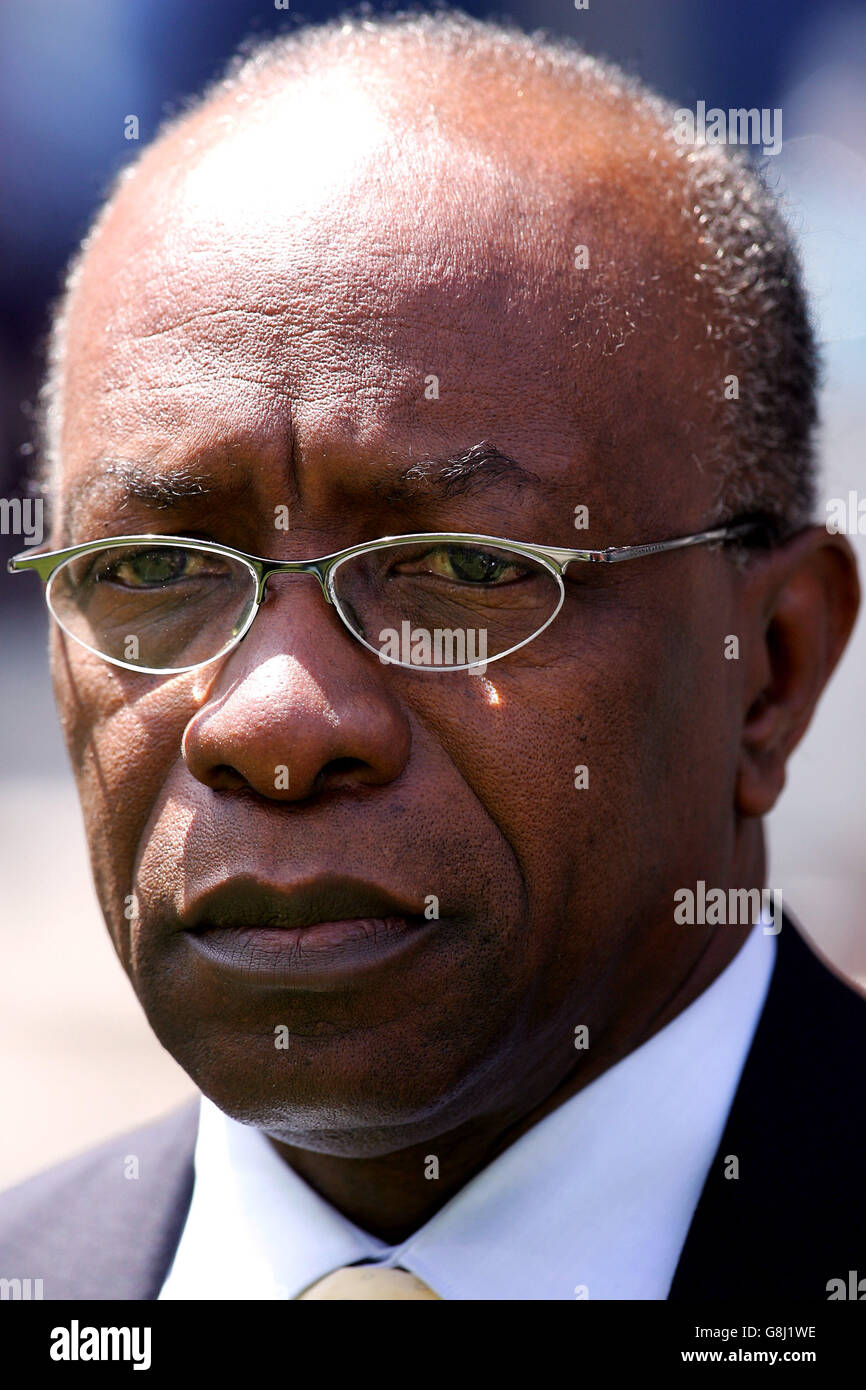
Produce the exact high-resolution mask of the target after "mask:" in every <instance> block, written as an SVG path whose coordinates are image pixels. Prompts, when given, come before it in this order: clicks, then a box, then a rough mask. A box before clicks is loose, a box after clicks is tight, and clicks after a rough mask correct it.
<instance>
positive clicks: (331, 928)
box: [180, 877, 440, 988]
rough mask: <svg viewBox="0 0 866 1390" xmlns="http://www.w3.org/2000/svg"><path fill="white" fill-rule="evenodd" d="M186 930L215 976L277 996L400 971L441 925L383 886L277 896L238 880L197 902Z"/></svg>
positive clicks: (319, 886) (316, 887) (331, 883)
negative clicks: (378, 971) (379, 971)
mask: <svg viewBox="0 0 866 1390" xmlns="http://www.w3.org/2000/svg"><path fill="white" fill-rule="evenodd" d="M180 925H181V927H182V929H183V930H184V931H185V932H186V933H187V935H188V938H189V941H190V943H191V945H192V947H193V949H194V951H195V952H196V954H197V956H198V957H199V958H200V959H201V961H202V963H203V964H205V965H206V966H207V967H209V968H212V969H215V970H218V971H220V972H228V973H229V974H232V975H234V976H236V977H240V978H243V979H246V980H248V981H249V982H251V983H263V982H264V983H267V984H269V985H271V986H274V987H279V988H285V987H291V986H292V984H295V985H296V986H303V987H304V988H328V987H331V986H333V985H334V984H339V983H343V984H346V983H350V982H351V981H352V980H353V979H354V978H355V977H356V976H358V975H361V974H364V973H366V972H368V971H369V970H371V969H373V968H377V967H378V968H382V967H387V966H389V965H391V966H393V965H396V964H398V963H399V962H401V961H402V958H403V957H404V956H406V954H407V953H409V954H411V953H412V951H413V950H416V949H418V948H419V946H420V945H421V943H422V941H423V940H425V939H426V938H427V937H429V935H430V933H431V931H432V929H434V928H437V927H439V925H440V924H439V922H438V921H432V922H431V921H428V920H427V919H426V918H425V916H424V914H423V912H422V911H421V910H419V906H418V904H416V903H414V902H412V901H410V900H408V899H406V898H404V897H401V896H400V895H399V894H395V893H393V892H391V891H389V890H387V889H383V888H381V887H379V886H377V885H374V884H368V883H364V882H361V881H358V880H353V879H346V878H334V877H321V878H315V879H311V880H308V881H306V882H302V883H298V884H296V885H294V886H293V887H283V886H282V885H281V886H280V887H279V888H275V887H272V886H268V885H263V884H261V883H260V882H259V881H257V880H252V879H249V878H236V879H233V880H232V881H231V882H230V883H227V884H224V885H223V886H221V887H219V888H216V889H213V890H211V891H209V892H207V893H204V894H202V895H201V896H198V897H195V896H194V897H193V898H192V899H191V900H190V902H189V904H188V906H187V909H186V910H185V912H184V913H183V914H182V917H181V922H180Z"/></svg>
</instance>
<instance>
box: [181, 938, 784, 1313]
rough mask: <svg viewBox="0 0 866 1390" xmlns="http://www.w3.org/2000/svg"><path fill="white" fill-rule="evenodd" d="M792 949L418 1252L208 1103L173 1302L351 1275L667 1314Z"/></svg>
mask: <svg viewBox="0 0 866 1390" xmlns="http://www.w3.org/2000/svg"><path fill="white" fill-rule="evenodd" d="M787 929H788V930H791V928H790V927H788V928H787ZM775 950H776V942H775V939H774V937H772V936H766V935H764V934H763V933H762V930H761V926H760V924H759V925H756V926H755V927H754V928H753V930H752V932H751V934H750V935H749V937H748V938H747V940H746V941H745V942H744V944H743V946H742V947H741V949H740V950H739V952H738V953H737V955H736V956H735V957H734V959H733V960H732V961H731V962H730V964H729V965H728V966H727V968H726V969H725V970H724V971H723V972H722V974H721V975H719V976H718V978H717V979H716V980H714V981H713V983H712V984H711V985H710V986H709V988H708V989H706V990H705V991H704V992H703V994H701V995H700V996H699V997H698V998H697V999H696V1000H694V1002H693V1003H692V1004H690V1005H689V1006H688V1008H686V1009H685V1010H683V1012H682V1013H681V1014H679V1015H678V1016H677V1017H676V1018H675V1019H674V1020H673V1021H672V1022H671V1023H669V1024H667V1025H666V1027H664V1028H662V1029H661V1030H660V1031H659V1032H658V1033H656V1035H655V1036H654V1037H652V1038H650V1040H649V1041H648V1042H646V1043H644V1044H643V1046H642V1047H639V1048H637V1050H636V1051H634V1052H632V1053H630V1054H629V1055H628V1056H627V1057H624V1058H623V1059H622V1061H620V1062H618V1063H617V1064H616V1065H615V1066H613V1067H611V1068H610V1069H609V1070H608V1071H606V1072H604V1073H603V1074H602V1075H601V1076H599V1077H598V1078H597V1079H596V1080H595V1081H593V1082H591V1084H590V1085H588V1086H586V1087H585V1088H584V1089H583V1090H582V1091H579V1092H578V1094H577V1095H575V1096H573V1097H572V1098H571V1099H570V1100H567V1101H566V1102H565V1103H564V1104H563V1105H561V1106H559V1108H558V1109H556V1110H554V1111H553V1112H552V1113H551V1114H549V1115H547V1116H546V1117H545V1118H544V1119H542V1120H540V1121H539V1122H538V1124H536V1125H534V1126H533V1128H532V1129H531V1130H529V1131H528V1132H527V1133H526V1134H524V1135H522V1136H521V1137H520V1138H519V1139H518V1140H517V1141H516V1142H515V1143H514V1144H512V1145H511V1147H510V1148H509V1149H506V1151H505V1152H504V1153H502V1154H500V1155H499V1157H498V1158H496V1159H494V1161H493V1162H492V1163H491V1164H489V1165H488V1167H487V1168H485V1169H483V1171H482V1172H480V1173H479V1174H478V1175H477V1176H476V1177H475V1178H473V1179H472V1180H471V1181H470V1182H469V1183H467V1184H466V1186H465V1187H464V1188H462V1189H461V1191H459V1192H458V1193H457V1194H456V1196H454V1197H452V1198H451V1200H450V1201H449V1202H448V1203H447V1205H446V1206H444V1207H443V1208H442V1209H441V1211H438V1212H437V1213H436V1214H435V1215H434V1216H432V1217H431V1218H430V1220H429V1221H427V1222H426V1224H425V1225H423V1226H421V1227H420V1228H419V1229H418V1230H417V1231H416V1232H415V1233H414V1234H413V1235H412V1236H410V1237H409V1239H408V1240H405V1241H404V1242H403V1243H402V1244H401V1245H396V1246H390V1245H386V1244H385V1243H384V1242H383V1241H381V1240H378V1239H377V1238H376V1237H375V1236H372V1235H369V1234H368V1233H367V1232H366V1231H363V1230H360V1229H359V1228H358V1227H357V1226H355V1225H353V1223H352V1222H351V1221H349V1220H347V1219H346V1217H345V1216H343V1215H341V1213H340V1212H338V1211H337V1210H336V1209H335V1208H334V1207H332V1206H331V1205H330V1203H329V1202H327V1201H325V1200H324V1198H322V1197H320V1196H319V1195H318V1193H316V1192H315V1191H314V1190H313V1189H312V1188H311V1187H310V1186H309V1185H308V1184H307V1183H306V1182H304V1180H303V1179H302V1178H300V1177H298V1175H297V1173H295V1172H294V1171H293V1170H292V1169H291V1168H290V1167H289V1166H288V1164H286V1163H285V1162H284V1161H283V1160H282V1159H281V1158H280V1157H279V1156H278V1154H277V1152H276V1150H275V1149H274V1148H273V1146H272V1145H271V1144H270V1143H269V1142H268V1140H267V1139H266V1137H265V1135H264V1134H262V1133H261V1132H260V1131H259V1130H256V1129H253V1128H251V1127H249V1126H247V1125H242V1124H239V1123H238V1122H237V1121H236V1120H232V1119H230V1118H229V1117H228V1116H226V1115H224V1114H223V1113H222V1112H221V1111H220V1110H218V1109H217V1107H216V1106H215V1105H213V1104H212V1102H211V1101H209V1100H208V1099H207V1098H206V1097H203V1098H202V1102H201V1116H200V1121H199V1131H198V1139H197V1142H196V1148H195V1185H194V1188H193V1194H192V1201H191V1204H190V1208H189V1213H188V1216H187V1220H186V1224H185V1226H184V1229H183V1233H182V1235H181V1239H180V1243H179V1245H178V1247H177V1251H176V1253H175V1258H174V1262H173V1264H172V1267H171V1270H170V1271H169V1274H168V1277H167V1279H166V1281H165V1283H164V1285H163V1287H162V1290H161V1292H160V1295H159V1297H160V1298H161V1299H275V1298H278V1299H293V1298H297V1296H298V1294H300V1293H301V1292H302V1291H303V1290H304V1289H305V1288H307V1287H308V1285H310V1284H312V1283H314V1282H315V1281H316V1280H317V1279H320V1278H322V1277H323V1276H324V1275H326V1274H328V1273H330V1272H331V1271H332V1270H334V1269H336V1268H338V1267H339V1266H341V1265H347V1264H353V1263H355V1262H356V1261H359V1260H363V1261H370V1260H371V1261H374V1262H376V1263H381V1264H385V1265H400V1266H401V1267H402V1268H404V1269H408V1270H410V1271H411V1272H412V1273H413V1274H416V1275H417V1276H418V1277H419V1278H420V1279H423V1280H424V1281H425V1282H426V1283H427V1284H429V1285H430V1287H431V1288H432V1289H433V1290H434V1291H435V1292H436V1293H438V1294H439V1295H440V1296H441V1297H442V1298H446V1299H470V1300H487V1299H520V1300H523V1299H546V1300H549V1299H552V1300H558V1299H569V1300H572V1299H575V1298H589V1299H664V1298H666V1297H667V1294H668V1290H669V1288H670V1285H671V1281H672V1279H673V1276H674V1272H675V1270H676V1266H677V1262H678V1260H679V1256H680V1252H681V1250H682V1247H683V1244H684V1242H685V1238H686V1235H687V1233H688V1229H689V1226H690V1224H691V1220H692V1216H693V1214H694V1211H695V1207H696V1205H697V1202H698V1198H699V1197H700V1194H701V1189H702V1187H703V1185H704V1180H705V1178H706V1176H707V1173H708V1171H709V1167H710V1164H711V1163H712V1161H713V1157H714V1155H715V1152H716V1149H717V1147H718V1144H719V1142H720V1140H721V1137H722V1132H723V1130H724V1126H725V1121H726V1119H727V1116H728V1111H729V1110H730V1107H731V1103H732V1101H733V1097H734V1093H735V1091H736V1088H737V1083H738V1080H739V1077H740V1073H741V1071H742V1068H743V1063H744V1062H745V1059H746V1054H747V1052H748V1050H749V1046H750V1044H751V1041H752V1037H753V1034H754V1031H755V1027H756V1025H757V1022H758V1018H759V1017H760V1013H761V1009H762V1008H763V1004H764V999H765V997H766V992H767V987H768V985H769V981H770V975H771V973H772V968H773V962H774V959H775ZM430 1151H431V1153H435V1151H436V1144H435V1141H432V1140H431V1143H430ZM430 1181H436V1179H430ZM731 1181H734V1179H731Z"/></svg>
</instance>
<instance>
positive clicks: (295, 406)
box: [62, 74, 701, 494]
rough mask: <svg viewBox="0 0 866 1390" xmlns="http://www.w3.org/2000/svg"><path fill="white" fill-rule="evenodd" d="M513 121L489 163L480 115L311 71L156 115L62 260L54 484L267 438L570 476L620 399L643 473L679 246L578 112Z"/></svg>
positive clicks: (683, 331)
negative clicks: (413, 109)
mask: <svg viewBox="0 0 866 1390" xmlns="http://www.w3.org/2000/svg"><path fill="white" fill-rule="evenodd" d="M473 99H477V93H475V94H474V96H473ZM446 108H447V103H446ZM459 109H460V110H461V111H462V112H463V113H464V115H465V112H466V109H467V107H466V105H465V103H464V105H463V106H462V107H460V108H459ZM524 110H527V111H528V112H529V116H528V118H527V117H524V115H523V111H524ZM527 120H528V122H529V124H528V125H527V124H526V122H527ZM521 121H522V122H523V126H524V127H525V128H523V127H521V128H520V129H518V130H516V131H515V132H513V134H514V142H513V143H514V149H513V151H512V152H511V153H509V154H508V155H507V157H506V154H505V152H504V149H503V145H502V137H501V134H500V135H498V136H494V135H492V134H491V133H490V132H489V131H487V130H486V128H485V127H484V126H483V125H480V126H478V125H476V127H475V128H473V129H472V130H471V131H467V129H466V128H465V127H460V126H459V125H458V124H457V123H456V122H455V121H450V122H449V115H448V110H447V109H445V110H444V111H443V113H442V115H441V119H437V120H435V121H432V122H431V121H430V120H422V121H418V120H417V119H415V118H414V116H412V114H411V113H407V112H406V111H405V110H404V111H402V112H401V113H399V114H395V111H394V110H393V109H391V108H390V107H389V106H388V104H387V103H384V104H383V102H382V101H381V100H380V99H379V98H378V97H374V96H371V94H370V93H369V92H368V91H366V90H364V89H362V88H361V87H359V86H357V85H355V84H353V83H352V82H350V81H349V82H347V80H346V78H345V75H343V76H342V78H338V76H337V75H333V74H330V75H329V74H325V75H324V76H323V77H322V78H321V79H320V80H318V81H317V82H315V83H312V84H309V83H308V84H302V85H299V86H298V87H297V89H296V88H289V89H288V90H287V91H285V92H281V93H280V94H279V95H278V96H277V97H276V98H272V99H270V100H268V101H267V102H265V103H263V104H262V105H261V107H260V108H259V109H257V110H255V111H252V112H250V113H248V114H247V115H246V116H245V117H244V119H243V120H241V121H239V120H238V119H237V115H236V112H234V111H232V110H229V109H223V107H220V106H217V107H216V108H214V109H209V110H208V111H206V112H204V113H201V114H200V115H199V116H197V117H196V118H195V120H194V121H193V122H192V123H189V124H187V125H186V126H181V127H180V129H179V130H178V131H176V132H174V133H173V134H172V135H171V136H170V137H168V139H167V140H165V141H163V142H162V143H161V144H160V145H158V146H156V147H155V148H154V149H153V150H152V151H150V152H149V153H148V155H147V156H146V157H145V159H144V161H143V162H142V165H141V166H140V168H139V169H138V170H137V171H136V173H135V175H134V176H133V178H132V179H131V180H130V181H129V182H128V183H127V185H126V186H125V188H124V189H123V190H122V192H121V194H120V196H119V197H118V198H117V200H116V202H115V204H114V206H113V207H112V209H111V210H110V212H109V214H108V216H107V218H106V219H105V221H104V223H103V225H102V227H101V228H100V230H99V232H98V233H97V235H96V237H95V240H94V243H93V245H92V247H91V248H90V250H89V253H88V255H87V257H86V259H85V262H84V266H83V270H82V274H81V277H80V281H79V284H78V287H77V290H76V292H75V294H74V296H73V300H72V306H71V312H70V317H69V328H68V339H67V354H66V368H65V372H64V378H63V387H64V400H65V411H64V416H63V426H64V428H63V440H62V456H63V463H64V479H65V480H70V479H71V480H73V481H74V480H75V478H76V476H77V477H78V479H79V481H80V478H81V476H82V475H83V474H84V472H85V471H86V470H87V469H92V468H93V466H94V460H97V459H99V458H105V457H109V458H111V457H127V456H131V455H141V454H142V453H144V454H147V455H148V456H150V457H152V456H154V454H158V455H161V456H163V457H164V458H166V459H167V460H169V461H171V462H176V463H177V464H178V466H180V465H182V464H187V463H188V462H189V461H190V460H191V459H192V458H193V457H201V456H202V455H203V454H204V453H207V452H208V451H209V450H211V451H217V452H219V451H222V453H223V455H225V452H226V450H228V451H233V450H234V451H237V450H241V451H244V450H247V451H252V452H253V453H256V454H257V455H258V456H259V457H260V459H261V461H262V464H263V466H274V465H275V463H276V461H278V460H279V459H280V458H283V459H284V458H285V456H286V450H287V442H288V441H289V439H291V440H292V443H293V457H294V459H295V461H296V463H297V462H298V460H300V461H301V462H303V463H304V464H305V465H309V467H312V466H313V465H314V464H315V466H316V467H317V468H318V469H319V471H320V472H321V471H323V470H324V471H326V470H327V467H329V466H330V464H329V463H328V460H330V462H331V464H333V465H334V466H342V465H344V464H347V465H348V464H351V462H352V456H353V454H354V456H355V461H357V460H358V459H360V458H361V457H362V456H363V457H367V456H369V455H370V454H372V453H376V455H377V456H378V457H379V458H381V459H382V460H384V461H386V462H387V461H388V460H389V459H390V460H391V461H392V462H393V464H394V466H395V467H396V466H397V465H398V464H400V465H405V463H407V462H411V460H412V456H413V453H417V455H418V456H425V455H426V454H429V453H430V452H431V451H435V452H439V453H442V452H443V451H446V450H452V451H453V450H454V449H456V450H458V451H460V450H465V449H466V448H468V447H470V446H472V445H473V444H475V443H477V441H478V440H479V439H482V438H483V439H494V440H495V442H496V443H497V444H498V445H499V446H500V447H501V448H504V449H505V450H507V451H508V452H509V453H511V454H516V455H518V456H522V461H523V462H525V463H526V464H528V465H529V466H531V467H533V468H534V469H537V468H538V467H539V465H541V466H542V468H543V469H547V470H548V471H549V474H550V476H551V478H554V477H555V478H557V479H559V480H560V481H561V480H563V479H564V478H565V477H566V476H567V475H570V473H571V472H572V471H573V468H574V465H575V462H576V461H580V464H581V468H582V470H583V474H584V475H585V484H586V487H587V488H589V490H590V491H592V489H593V488H595V489H598V488H600V487H601V486H602V483H603V482H604V483H605V484H606V485H609V481H610V479H609V468H610V451H611V448H612V447H613V446H612V442H611V441H612V437H613V436H619V438H620V441H621V443H624V436H625V434H626V433H627V431H626V429H625V427H624V421H625V419H626V418H629V419H631V420H634V417H635V409H636V407H639V408H640V412H641V414H642V416H643V425H642V435H643V441H644V448H643V453H644V454H647V453H649V455H650V456H651V455H652V453H653V444H654V440H651V441H650V443H649V448H648V447H647V429H646V422H647V419H654V420H660V419H661V418H663V417H664V418H665V419H666V421H669V422H670V423H667V424H666V426H665V434H666V438H665V447H664V450H663V451H662V450H661V449H658V459H657V466H665V461H666V460H668V459H669V458H670V456H671V453H672V452H673V453H675V448H674V449H673V450H672V445H675V442H676V440H675V436H676V433H677V430H678V428H679V417H681V416H682V414H683V400H684V398H685V397H688V395H689V394H690V391H689V383H693V381H694V376H695V362H694V352H695V344H696V343H698V342H699V341H700V337H701V325H700V317H701V316H700V312H699V310H697V311H696V308H695V306H694V305H693V304H692V303H691V302H690V297H689V289H688V282H689V267H688V264H687V261H688V256H687V254H686V253H684V251H683V248H682V247H681V246H680V245H679V243H678V242H677V241H676V239H675V238H673V237H672V236H671V235H670V221H669V219H668V221H664V220H662V225H661V228H659V226H657V225H655V226H654V225H652V220H653V219H652V217H651V216H649V217H648V215H647V213H648V208H649V209H650V211H651V209H652V206H653V195H652V190H648V189H647V188H646V187H644V186H640V185H638V186H637V187H629V170H630V168H631V165H630V164H629V163H628V162H627V161H626V162H625V163H623V161H622V159H621V158H620V157H619V156H617V155H616V154H615V153H612V150H616V149H618V148H621V145H620V144H619V143H618V141H617V140H613V141H612V140H611V133H610V132H609V131H608V132H606V133H605V134H604V138H602V134H603V132H602V131H601V130H600V129H597V128H596V127H595V126H594V125H593V124H592V122H591V121H589V120H587V121H585V122H584V128H585V132H586V133H585V135H584V137H583V138H582V139H579V140H577V141H576V143H575V140H574V137H573V134H572V135H571V136H570V137H569V138H571V140H572V145H573V146H574V148H573V149H571V150H570V151H568V152H567V154H566V155H564V154H563V152H562V150H561V149H560V151H559V153H558V155H557V157H556V158H555V159H554V158H550V157H548V156H544V157H541V158H539V157H537V150H538V145H537V140H536V143H535V145H534V146H533V144H532V142H531V140H530V136H531V134H532V131H533V129H534V130H535V133H536V135H537V134H538V130H539V128H546V129H547V131H548V135H551V134H553V135H557V134H558V135H559V136H560V145H561V143H562V138H564V132H563V130H562V129H561V122H562V116H561V112H559V111H558V110H556V109H553V108H552V109H551V110H550V112H549V113H548V115H547V124H546V127H545V114H544V112H543V110H541V109H540V108H538V107H534V106H531V105H530V106H529V107H525V108H521V109H520V118H519V120H518V122H517V124H518V125H520V122H521ZM497 142H498V143H497ZM564 171H567V177H566V173H565V172H564ZM658 221H659V219H658V217H656V218H655V222H656V223H658ZM579 246H586V248H587V251H586V258H587V259H588V261H589V264H588V266H587V265H581V264H580V263H579V262H580V253H577V252H576V248H577V247H579ZM690 319H691V320H693V322H692V323H690V322H689V321H690ZM660 343H663V344H664V345H665V348H664V351H660V349H659V344H660ZM434 383H435V384H434ZM684 388H685V389H684ZM691 394H694V393H693V392H692V393H691ZM675 404H676V406H677V409H674V406H675ZM685 413H686V414H688V411H686V412H685ZM692 424H693V422H692ZM651 433H652V432H651ZM658 442H659V443H660V442H661V441H658ZM593 460H595V461H596V464H597V467H596V475H597V476H593V474H592V466H591V465H592V461H593ZM629 471H630V473H631V472H633V471H634V467H633V462H632V464H630V465H629ZM602 474H605V475H606V476H605V477H604V478H602V476H601V475H602ZM640 486H641V484H640V483H639V480H638V479H637V478H636V477H635V479H634V487H635V491H636V494H637V492H638V491H639V489H640Z"/></svg>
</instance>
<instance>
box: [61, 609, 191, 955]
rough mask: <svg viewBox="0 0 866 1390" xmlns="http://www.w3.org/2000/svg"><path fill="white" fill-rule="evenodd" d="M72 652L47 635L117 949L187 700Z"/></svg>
mask: <svg viewBox="0 0 866 1390" xmlns="http://www.w3.org/2000/svg"><path fill="white" fill-rule="evenodd" d="M72 645H73V644H72V643H71V642H69V641H68V639H66V638H65V637H63V636H62V635H60V634H57V633H56V632H55V633H52V637H51V673H52V680H53V684H54V693H55V698H56V700H57V707H58V711H59V715H60V722H61V726H62V728H63V733H64V737H65V739H66V745H67V748H68V750H69V757H70V761H71V764H72V770H73V773H74V775H75V780H76V783H77V786H78V795H79V800H80V802H81V809H82V815H83V819H84V824H85V829H86V832H87V840H88V844H89V847H90V857H91V865H92V868H93V874H94V879H95V882H96V888H97V892H98V895H99V899H100V903H101V905H102V909H103V912H104V913H105V916H106V920H107V921H108V924H109V927H110V929H111V932H112V936H113V937H114V938H115V941H116V942H117V941H118V933H119V934H120V935H125V933H126V931H127V929H128V925H129V923H128V921H127V918H126V917H125V916H124V907H125V905H126V897H127V895H128V894H129V893H130V892H131V887H130V885H131V883H132V880H133V874H134V865H135V860H136V855H137V853H138V847H139V845H140V843H141V840H142V835H143V832H144V830H145V827H146V825H147V823H148V820H149V818H150V817H151V815H152V814H153V809H154V805H155V803H156V801H157V799H158V797H159V793H160V789H161V788H162V786H163V785H164V783H165V781H166V779H167V778H168V776H169V774H170V772H171V769H172V768H173V767H174V766H175V764H176V762H177V760H178V759H179V758H180V756H181V752H180V750H181V739H182V736H183V730H184V728H185V726H186V723H187V721H188V719H189V718H190V714H191V712H192V706H191V696H190V695H189V692H188V690H187V691H181V690H179V689H178V685H179V682H174V683H167V682H165V681H162V682H159V683H157V682H156V680H154V681H153V682H150V681H148V679H147V678H146V677H145V678H143V677H142V676H140V675H137V674H136V673H134V672H129V673H126V672H124V671H122V670H121V669H120V668H117V667H112V666H110V665H108V664H107V663H106V662H103V661H100V660H99V659H98V658H97V657H91V656H90V655H89V654H88V653H87V652H83V651H82V652H81V654H80V655H79V653H78V651H77V650H76V651H73V650H72ZM188 684H189V682H187V685H188Z"/></svg>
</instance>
